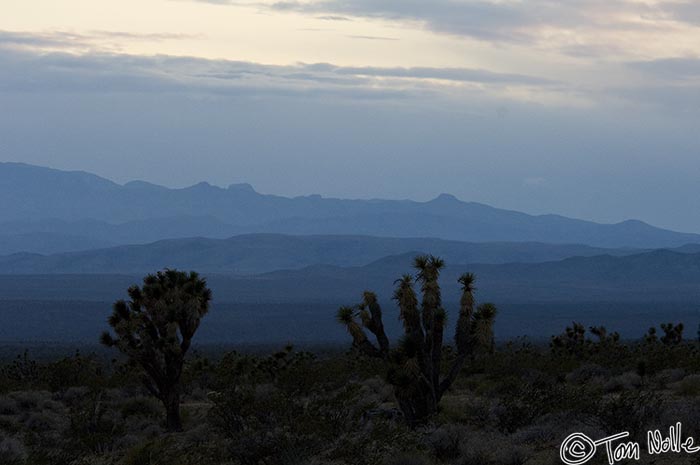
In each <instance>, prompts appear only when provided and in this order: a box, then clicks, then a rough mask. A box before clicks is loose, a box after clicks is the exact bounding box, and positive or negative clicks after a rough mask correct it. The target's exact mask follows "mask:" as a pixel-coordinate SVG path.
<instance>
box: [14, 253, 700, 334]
mask: <svg viewBox="0 0 700 465" xmlns="http://www.w3.org/2000/svg"><path fill="white" fill-rule="evenodd" d="M412 259H413V254H412V253H407V254H401V255H395V256H390V257H385V258H383V259H381V260H377V261H374V262H372V263H369V264H367V265H365V266H359V267H339V266H332V265H314V266H310V267H307V268H304V269H298V270H287V271H276V272H271V273H264V274H259V275H251V276H234V275H230V274H218V273H205V277H206V278H207V281H208V283H209V286H210V287H211V289H212V291H213V296H214V299H213V307H212V311H211V312H210V315H208V316H207V318H206V319H205V320H204V322H203V325H202V330H201V334H200V336H201V337H200V338H199V339H198V341H199V342H229V343H231V342H235V343H261V342H266V343H273V344H280V345H281V344H284V343H287V342H290V341H292V342H295V343H299V342H306V343H319V342H332V341H334V342H342V343H343V344H345V345H347V343H348V339H347V334H345V332H344V330H343V328H341V327H340V326H339V325H338V324H337V322H336V321H335V312H336V310H337V308H338V306H340V305H345V304H353V303H357V302H358V300H359V298H360V295H361V293H362V291H364V290H366V289H372V290H374V291H376V292H377V293H378V295H379V298H380V300H381V301H382V303H383V305H384V308H385V312H386V315H387V317H386V318H385V321H386V324H387V328H388V331H390V334H391V335H393V336H398V335H399V326H400V323H399V320H398V314H397V310H396V305H395V303H394V302H391V301H390V299H391V295H392V290H393V286H394V284H393V283H394V280H395V279H396V278H397V277H399V276H401V275H402V274H403V273H406V272H410V271H412V269H411V261H412ZM464 271H472V272H474V273H476V274H477V284H476V285H477V298H478V300H479V301H480V302H484V301H493V302H495V303H496V304H497V305H498V308H499V310H500V312H499V315H498V317H497V322H496V334H497V336H499V337H516V336H523V335H528V336H531V337H538V338H549V336H551V335H553V334H556V333H558V332H561V331H562V330H563V328H564V327H565V326H566V325H567V324H570V323H571V321H572V320H575V321H581V322H583V323H584V324H586V325H598V324H604V325H607V326H608V328H610V329H614V330H620V331H622V333H623V334H624V335H626V336H627V337H640V336H641V335H642V334H643V333H644V332H645V331H646V329H647V328H649V326H651V325H658V324H659V323H661V322H666V321H682V322H684V323H685V324H686V326H687V328H689V333H692V334H694V328H696V327H697V324H698V322H699V318H698V317H699V316H700V304H699V303H700V254H683V253H677V252H672V251H663V250H662V251H653V252H647V253H642V254H634V255H630V256H621V257H613V256H610V255H600V256H594V257H576V258H568V259H564V260H559V261H554V262H545V263H517V264H512V263H506V264H492V265H486V264H479V265H474V264H473V265H466V264H457V263H454V262H448V263H447V266H446V268H445V270H444V272H443V274H442V279H441V282H440V284H441V287H442V289H443V300H444V303H445V308H446V309H447V311H448V324H453V323H454V315H455V311H456V308H458V307H457V302H456V300H457V299H458V296H459V289H458V285H457V282H456V279H457V276H458V275H459V274H460V273H462V272H464ZM140 280H141V276H140V275H133V274H132V275H110V274H53V275H51V274H43V275H36V274H35V275H7V274H4V275H3V274H0V341H22V340H43V341H47V340H54V341H73V340H76V341H77V340H81V341H91V342H92V341H95V340H96V337H97V335H98V334H99V333H100V331H101V330H103V329H105V327H106V319H107V317H108V315H109V313H110V309H111V304H112V302H114V300H116V299H119V298H124V297H126V289H127V288H128V287H129V286H130V285H131V284H134V283H139V282H140ZM18 315H21V317H20V318H18ZM309 328H313V331H310V330H309ZM692 334H689V337H691V336H692Z"/></svg>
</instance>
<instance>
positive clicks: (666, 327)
mask: <svg viewBox="0 0 700 465" xmlns="http://www.w3.org/2000/svg"><path fill="white" fill-rule="evenodd" d="M661 330H662V331H663V332H664V335H663V336H661V342H662V343H664V344H665V345H667V346H676V345H678V344H680V343H681V342H683V323H678V324H677V325H674V324H673V323H666V324H661Z"/></svg>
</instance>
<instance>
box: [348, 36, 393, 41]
mask: <svg viewBox="0 0 700 465" xmlns="http://www.w3.org/2000/svg"><path fill="white" fill-rule="evenodd" d="M346 37H348V38H349V39H360V40H399V39H397V38H396V37H380V36H363V35H348V36H346Z"/></svg>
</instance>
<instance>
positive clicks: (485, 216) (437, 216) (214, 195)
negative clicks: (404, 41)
mask: <svg viewBox="0 0 700 465" xmlns="http://www.w3.org/2000/svg"><path fill="white" fill-rule="evenodd" d="M0 212H2V213H1V214H0V223H2V224H0V235H10V234H19V233H23V234H26V233H35V232H44V233H47V232H48V233H51V232H58V231H59V230H57V229H52V226H50V221H49V220H51V221H55V220H58V222H59V223H60V224H61V225H62V226H61V227H60V233H61V234H67V235H72V236H86V237H88V238H91V240H103V241H109V242H114V241H115V239H117V242H118V243H125V242H131V243H133V242H147V241H152V240H156V239H162V238H173V237H186V236H192V235H204V236H207V237H225V236H230V235H232V234H242V233H283V234H361V235H372V236H386V237H438V238H442V239H451V240H460V241H470V242H543V243H560V244H571V243H578V244H586V245H591V246H596V247H638V248H660V247H678V246H682V245H684V244H688V243H700V235H697V234H688V233H679V232H673V231H668V230H664V229H660V228H656V227H653V226H650V225H648V224H646V223H642V222H640V221H624V222H621V223H617V224H598V223H594V222H590V221H582V220H576V219H571V218H566V217H563V216H558V215H541V216H533V215H527V214H524V213H519V212H515V211H509V210H502V209H498V208H494V207H490V206H488V205H483V204H479V203H474V202H462V201H460V200H458V199H456V198H455V197H453V196H451V195H448V194H442V195H440V196H438V197H437V198H435V199H433V200H431V201H428V202H415V201H409V200H341V199H331V198H322V197H320V196H317V195H310V196H306V197H295V198H286V197H280V196H273V195H263V194H259V193H257V192H255V190H254V189H253V188H252V187H251V186H250V185H247V184H235V185H231V186H229V187H228V188H225V189H224V188H220V187H215V186H212V185H209V184H207V183H200V184H196V185H194V186H191V187H188V188H184V189H169V188H165V187H162V186H157V185H154V184H149V183H145V182H130V183H127V184H124V185H120V184H117V183H114V182H112V181H109V180H106V179H104V178H100V177H98V176H95V175H93V174H89V173H85V172H67V171H59V170H53V169H49V168H42V167H37V166H31V165H25V164H20V163H0ZM88 220H89V221H88ZM47 221H48V223H47ZM86 221H88V223H89V222H93V223H92V224H91V225H90V226H89V227H87V228H85V227H84V226H85V225H86ZM32 222H34V223H35V227H34V228H32V227H27V225H28V224H29V223H32ZM59 223H54V226H56V225H58V224H59ZM100 230H101V231H102V233H100V232H99V231H100ZM193 233H194V234H193ZM200 233H202V234H200ZM120 235H121V236H122V237H123V239H119V237H120ZM26 250H32V249H31V248H26V249H25V251H26Z"/></svg>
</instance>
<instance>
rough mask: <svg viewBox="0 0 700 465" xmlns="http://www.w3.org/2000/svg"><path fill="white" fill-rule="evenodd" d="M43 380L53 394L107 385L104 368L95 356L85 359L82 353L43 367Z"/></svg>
mask: <svg viewBox="0 0 700 465" xmlns="http://www.w3.org/2000/svg"><path fill="white" fill-rule="evenodd" d="M42 380H43V383H44V384H45V385H46V386H47V387H48V389H49V390H50V391H52V392H56V391H65V390H66V389H68V388H71V387H77V386H84V387H89V388H98V387H100V386H104V385H105V384H106V378H105V377H104V376H103V373H102V366H101V364H100V363H99V362H98V361H97V360H96V358H95V356H88V357H84V356H82V355H80V352H76V353H75V355H73V356H72V357H64V358H62V359H60V360H58V361H56V362H53V363H49V364H47V365H46V366H45V367H42Z"/></svg>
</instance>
